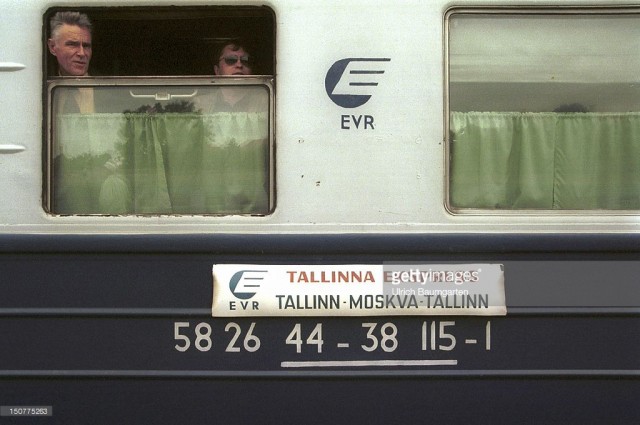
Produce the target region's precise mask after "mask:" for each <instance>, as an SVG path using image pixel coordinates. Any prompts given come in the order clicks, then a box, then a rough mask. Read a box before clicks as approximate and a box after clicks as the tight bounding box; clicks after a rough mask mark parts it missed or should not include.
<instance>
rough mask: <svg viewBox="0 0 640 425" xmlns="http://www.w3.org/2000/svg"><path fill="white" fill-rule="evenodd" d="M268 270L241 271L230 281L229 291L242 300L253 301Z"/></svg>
mask: <svg viewBox="0 0 640 425" xmlns="http://www.w3.org/2000/svg"><path fill="white" fill-rule="evenodd" d="M264 273H267V270H240V271H239V272H236V273H234V275H233V276H231V279H230V280H229V289H230V290H231V293H232V294H233V295H235V297H236V298H238V299H240V300H248V299H251V298H252V297H253V296H254V295H255V294H256V292H257V291H258V289H259V288H260V281H262V280H264V277H263V275H264Z"/></svg>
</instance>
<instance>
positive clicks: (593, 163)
mask: <svg viewBox="0 0 640 425" xmlns="http://www.w3.org/2000/svg"><path fill="white" fill-rule="evenodd" d="M450 123H451V125H450V127H451V135H450V137H451V143H450V154H451V157H450V202H451V204H452V205H453V206H454V207H456V208H481V209H576V210H581V209H592V210H597V209H607V210H611V209H613V210H624V209H640V114H638V113H607V114H601V113H515V112H469V113H463V112H453V113H452V114H451V121H450Z"/></svg>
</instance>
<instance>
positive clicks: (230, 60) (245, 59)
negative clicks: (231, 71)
mask: <svg viewBox="0 0 640 425" xmlns="http://www.w3.org/2000/svg"><path fill="white" fill-rule="evenodd" d="M222 59H224V63H226V64H227V65H229V66H231V65H235V64H236V63H237V62H238V61H240V63H242V64H243V65H244V66H249V55H243V56H238V55H228V56H224V57H222Z"/></svg>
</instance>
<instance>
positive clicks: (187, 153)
mask: <svg viewBox="0 0 640 425" xmlns="http://www.w3.org/2000/svg"><path fill="white" fill-rule="evenodd" d="M66 12H72V13H76V16H75V17H74V16H69V14H65V13H66ZM78 16H80V18H78ZM56 19H57V20H58V25H59V22H60V21H62V22H63V25H62V26H60V25H59V26H58V28H63V29H64V30H65V31H66V30H69V31H70V32H69V33H65V32H63V31H62V30H60V31H58V32H56V33H55V34H51V30H50V26H53V25H55V24H56V23H54V21H55V20H56ZM69 19H71V20H73V21H72V22H73V23H71V24H69V23H68V21H65V20H69ZM78 19H80V21H78ZM86 19H89V20H90V25H91V26H90V27H87V26H86V25H85V23H86ZM83 20H85V21H83ZM44 28H47V31H46V32H47V34H46V35H45V38H46V39H45V40H44V42H45V43H46V46H47V47H48V49H47V52H45V54H46V55H47V59H46V60H45V61H44V64H45V65H44V66H45V69H44V76H45V87H46V90H45V98H46V100H45V104H46V111H47V120H46V124H47V125H46V130H45V131H46V134H45V140H46V152H47V156H46V159H47V166H46V167H45V174H46V176H45V177H46V178H45V182H46V184H45V186H46V187H45V204H46V205H45V207H46V209H47V211H49V212H51V213H53V214H62V215H79V214H83V215H84V214H91V215H128V214H136V215H137V214H182V215H192V214H198V215H200V214H207V215H209V214H211V215H229V214H244V215H265V214H269V213H270V212H271V211H272V210H273V204H274V191H275V189H274V182H273V175H274V172H273V167H274V164H273V151H274V126H273V122H274V76H273V74H275V72H274V66H275V64H274V62H275V61H274V57H275V53H274V52H275V46H274V40H275V24H274V17H273V13H272V11H271V10H270V9H267V8H264V7H230V6H224V7H222V6H220V7H213V6H212V7H165V8H162V7H159V8H158V7H153V8H149V7H147V8H142V7H122V8H85V9H81V10H73V11H70V10H66V9H55V10H50V11H48V13H47V14H46V15H45V25H44ZM87 28H89V32H88V34H89V35H87V32H86V31H85V32H83V30H85V29H87ZM74 31H75V32H74ZM54 37H55V39H54ZM64 43H67V44H64ZM74 49H75V50H74ZM76 51H80V52H81V53H79V54H77V53H74V52H76ZM69 52H71V53H69ZM65 61H66V62H65ZM76 71H77V72H76ZM74 72H75V73H74Z"/></svg>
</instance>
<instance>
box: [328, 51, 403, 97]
mask: <svg viewBox="0 0 640 425" xmlns="http://www.w3.org/2000/svg"><path fill="white" fill-rule="evenodd" d="M390 60H391V59H389V58H347V59H340V60H339V61H337V62H336V63H334V64H333V65H332V66H331V68H329V71H327V76H326V77H325V79H324V86H325V89H326V90H327V95H329V98H330V99H331V100H332V101H333V103H335V104H336V105H338V106H341V107H343V108H357V107H358V106H362V105H364V104H365V103H367V102H368V101H369V99H370V98H371V96H372V91H373V88H374V87H377V86H378V78H379V77H380V76H381V75H382V74H384V67H383V66H382V65H383V63H385V62H389V61H390Z"/></svg>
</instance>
